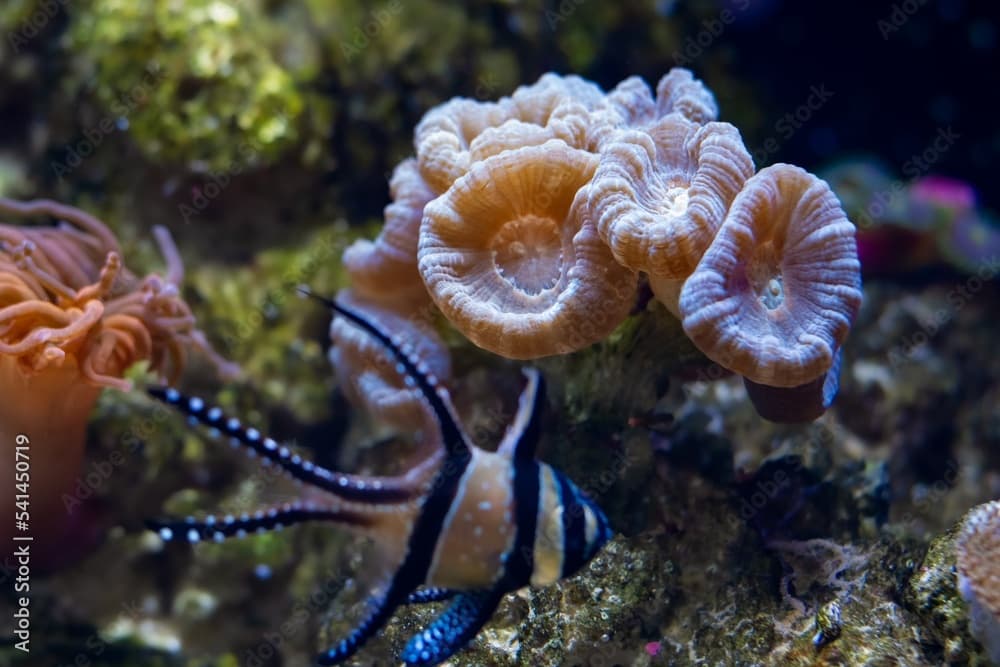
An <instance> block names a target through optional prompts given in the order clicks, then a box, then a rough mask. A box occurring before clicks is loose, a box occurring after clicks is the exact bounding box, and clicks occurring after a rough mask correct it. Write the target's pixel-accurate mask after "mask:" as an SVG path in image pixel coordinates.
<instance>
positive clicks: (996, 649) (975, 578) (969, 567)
mask: <svg viewBox="0 0 1000 667" xmlns="http://www.w3.org/2000/svg"><path fill="white" fill-rule="evenodd" d="M955 555H956V564H957V567H958V590H959V592H960V593H961V594H962V597H963V598H965V601H966V602H968V603H969V627H970V629H971V631H972V634H973V636H974V637H975V638H976V639H978V640H979V641H980V642H982V644H983V646H985V647H986V651H987V653H989V655H990V659H991V660H993V662H996V663H998V664H1000V501H998V500H994V501H993V502H989V503H985V504H983V505H980V506H978V507H975V508H973V509H972V511H970V512H969V514H968V515H967V516H966V518H965V520H964V521H963V525H962V530H961V532H960V533H959V535H958V538H957V539H956V540H955Z"/></svg>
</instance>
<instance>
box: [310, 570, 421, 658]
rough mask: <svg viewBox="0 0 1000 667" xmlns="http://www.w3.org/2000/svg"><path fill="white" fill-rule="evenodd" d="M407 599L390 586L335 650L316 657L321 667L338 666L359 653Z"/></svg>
mask: <svg viewBox="0 0 1000 667" xmlns="http://www.w3.org/2000/svg"><path fill="white" fill-rule="evenodd" d="M405 599H406V594H405V593H403V592H402V591H400V590H399V589H398V588H397V587H396V586H394V585H393V586H390V587H389V590H388V591H387V592H386V594H385V596H384V597H383V598H382V599H381V600H379V601H378V602H377V603H376V607H375V609H373V610H372V612H371V613H370V614H369V615H368V617H367V618H365V620H363V621H362V622H361V623H360V624H359V625H358V626H357V627H356V628H354V630H352V631H351V634H349V635H347V636H346V637H344V638H343V639H341V640H340V641H339V642H338V643H337V645H336V646H334V647H333V648H331V649H329V650H327V651H325V652H323V653H320V654H319V655H318V656H316V662H317V663H318V664H320V665H336V664H339V663H341V662H343V661H345V660H347V659H348V658H350V657H351V656H352V655H354V654H355V653H357V652H358V649H360V648H361V647H362V646H364V644H365V642H367V641H368V640H369V639H371V638H372V636H373V635H374V634H375V633H376V632H378V631H379V630H381V629H382V626H383V625H385V624H386V621H388V620H389V617H390V616H392V613H393V612H394V611H396V607H398V606H399V605H400V603H401V602H402V601H403V600H405Z"/></svg>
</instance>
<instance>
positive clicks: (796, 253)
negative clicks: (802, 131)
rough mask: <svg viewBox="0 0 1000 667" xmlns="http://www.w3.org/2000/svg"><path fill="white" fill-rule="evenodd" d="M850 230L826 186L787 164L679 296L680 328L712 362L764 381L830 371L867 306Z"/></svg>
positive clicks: (761, 181) (755, 184)
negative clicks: (862, 296)
mask: <svg viewBox="0 0 1000 667" xmlns="http://www.w3.org/2000/svg"><path fill="white" fill-rule="evenodd" d="M860 268H861V267H860V265H859V263H858V258H857V250H856V246H855V241H854V225H853V224H851V222H850V221H849V220H848V219H847V218H846V217H845V216H844V212H843V210H842V209H841V207H840V202H839V201H838V199H837V197H836V195H834V194H833V191H832V190H830V187H829V185H827V184H826V182H825V181H822V180H820V179H819V178H817V177H815V176H813V175H812V174H809V173H808V172H806V171H804V170H802V169H800V168H798V167H795V166H792V165H787V164H776V165H773V166H771V167H767V168H766V169H763V170H761V171H760V172H759V173H758V174H757V175H755V176H754V177H753V178H751V179H750V180H749V181H747V183H746V185H745V186H744V188H743V190H742V191H741V192H740V193H739V195H737V197H736V199H735V200H734V201H733V205H732V208H731V209H730V211H729V214H728V215H727V216H726V219H725V221H724V222H723V224H722V227H721V228H720V229H719V233H718V235H717V236H716V238H715V240H714V241H713V242H712V245H711V246H710V247H709V249H708V251H707V252H706V253H705V256H704V257H703V258H702V260H701V262H700V263H699V264H698V267H697V269H696V270H695V272H694V274H692V276H691V277H690V278H688V280H687V282H686V283H685V284H684V287H683V289H682V291H681V295H680V304H679V305H680V312H681V316H682V322H683V325H684V330H685V331H686V332H687V334H688V335H689V336H690V337H691V339H692V340H693V341H694V343H695V344H696V345H697V346H698V347H699V348H700V349H701V350H702V352H704V353H705V354H706V355H707V356H708V357H709V358H710V359H712V360H713V361H716V362H717V363H719V364H720V365H722V366H724V367H725V368H728V369H730V370H733V371H735V372H737V373H739V374H741V375H743V376H745V377H746V378H748V379H750V380H752V381H753V382H757V383H760V384H765V385H768V386H774V387H796V386H799V385H803V384H805V383H807V382H810V381H812V380H815V379H816V378H819V377H820V376H822V375H823V374H824V373H826V372H827V371H829V370H830V368H831V367H832V365H833V362H834V356H835V354H836V352H837V349H838V348H839V347H840V346H841V344H842V343H843V341H844V339H845V338H846V336H847V332H848V330H849V329H850V326H851V322H852V321H853V319H854V316H855V315H856V313H857V311H858V308H859V307H860V304H861V290H860Z"/></svg>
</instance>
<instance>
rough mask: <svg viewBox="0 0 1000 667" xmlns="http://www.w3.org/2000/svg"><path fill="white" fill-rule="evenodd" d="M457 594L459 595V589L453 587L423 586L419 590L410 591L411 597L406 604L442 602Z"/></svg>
mask: <svg viewBox="0 0 1000 667" xmlns="http://www.w3.org/2000/svg"><path fill="white" fill-rule="evenodd" d="M456 595H458V591H456V590H452V589H451V588H438V587H436V586H432V587H430V588H422V589H420V590H419V591H414V592H412V593H410V597H408V598H406V604H424V603H427V602H441V601H443V600H450V599H451V598H453V597H455V596H456Z"/></svg>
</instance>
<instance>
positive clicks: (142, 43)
mask: <svg viewBox="0 0 1000 667" xmlns="http://www.w3.org/2000/svg"><path fill="white" fill-rule="evenodd" d="M263 11H264V10H263V7H262V5H261V3H258V2H256V1H255V0H253V1H250V2H225V1H222V0H195V1H193V2H182V3H178V2H171V1H169V0H154V1H152V2H124V1H121V0H91V1H88V2H81V3H74V6H73V7H72V25H71V28H70V32H69V45H70V48H71V49H72V50H73V51H74V53H75V54H76V55H77V57H78V60H79V67H81V68H82V72H81V75H82V76H83V78H84V80H86V81H90V82H91V83H90V84H89V85H92V86H93V89H94V90H93V92H94V94H95V95H96V97H97V99H98V100H100V102H101V104H102V105H103V106H104V107H105V109H107V110H108V111H109V112H110V113H111V114H112V115H111V116H108V117H106V118H105V122H107V123H109V124H111V125H114V126H117V127H118V128H119V129H128V130H129V132H130V134H131V135H132V137H133V138H134V140H135V142H136V143H137V144H138V145H139V146H140V147H141V148H142V150H143V152H144V153H146V155H147V156H148V157H149V159H150V160H153V161H170V162H175V163H179V164H182V165H186V166H187V167H188V168H201V169H207V170H211V171H222V172H233V171H242V170H248V169H252V168H254V167H259V166H261V165H265V164H268V163H270V162H271V161H273V160H274V159H276V158H277V157H279V156H280V155H281V154H282V153H284V152H286V151H287V150H288V149H289V148H290V147H291V146H293V145H294V144H295V143H296V142H297V141H299V139H300V133H299V122H300V116H301V115H302V113H303V108H304V104H305V102H304V99H303V96H302V94H301V92H300V91H299V89H298V88H297V86H296V84H295V81H294V79H293V75H292V73H291V72H290V71H289V70H288V69H286V68H285V67H284V66H283V64H282V63H281V62H280V61H279V57H278V56H279V54H278V53H276V50H277V49H276V44H275V39H276V37H275V33H274V29H273V28H272V27H271V26H270V24H269V23H268V21H266V20H265V17H264V15H263ZM99 129H101V131H105V132H110V131H111V126H110V125H109V127H108V128H107V129H104V128H99Z"/></svg>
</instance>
